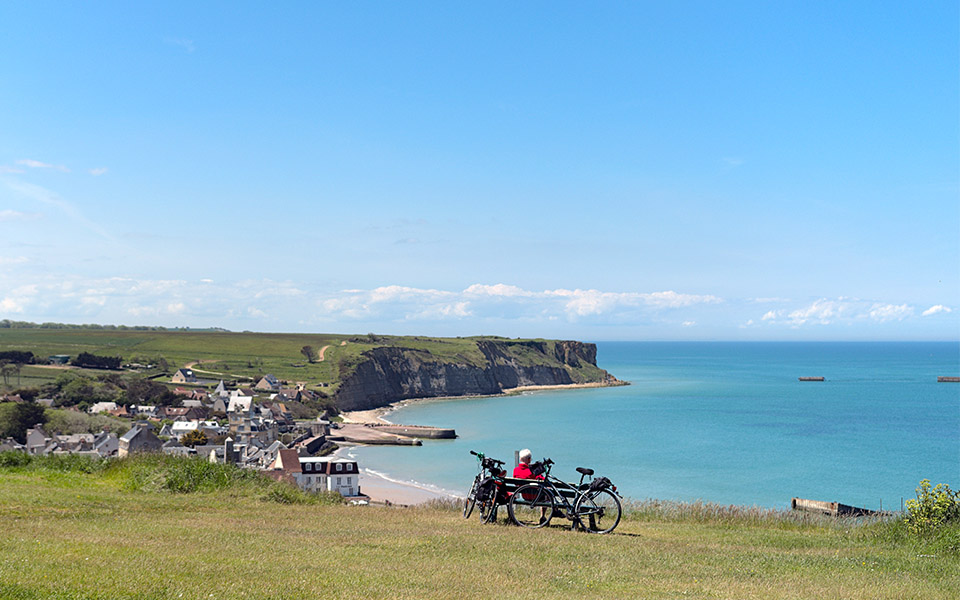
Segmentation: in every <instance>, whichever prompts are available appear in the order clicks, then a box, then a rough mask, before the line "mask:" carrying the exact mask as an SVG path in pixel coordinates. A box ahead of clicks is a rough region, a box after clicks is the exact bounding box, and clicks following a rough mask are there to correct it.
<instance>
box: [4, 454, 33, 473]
mask: <svg viewBox="0 0 960 600" xmlns="http://www.w3.org/2000/svg"><path fill="white" fill-rule="evenodd" d="M32 458H33V457H32V456H30V455H29V454H27V453H26V452H16V451H14V450H8V451H6V452H0V468H3V469H10V468H22V467H25V466H27V465H29V464H30V461H31V459H32Z"/></svg>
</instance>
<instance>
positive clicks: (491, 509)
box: [480, 498, 499, 523]
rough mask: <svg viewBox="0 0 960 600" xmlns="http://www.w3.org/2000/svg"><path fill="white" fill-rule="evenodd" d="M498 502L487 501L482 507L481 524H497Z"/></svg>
mask: <svg viewBox="0 0 960 600" xmlns="http://www.w3.org/2000/svg"><path fill="white" fill-rule="evenodd" d="M498 508H499V506H498V505H497V501H496V500H494V499H492V498H491V499H490V500H487V501H486V502H484V503H482V504H481V505H480V522H481V523H496V522H497V509H498Z"/></svg>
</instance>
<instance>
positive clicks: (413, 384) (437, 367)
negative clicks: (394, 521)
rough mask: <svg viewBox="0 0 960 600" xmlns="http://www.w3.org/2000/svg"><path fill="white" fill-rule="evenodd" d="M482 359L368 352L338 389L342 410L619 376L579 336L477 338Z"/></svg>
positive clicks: (389, 350)
mask: <svg viewBox="0 0 960 600" xmlns="http://www.w3.org/2000/svg"><path fill="white" fill-rule="evenodd" d="M477 348H478V349H479V351H480V353H482V355H483V360H482V361H481V362H480V364H474V363H472V362H470V361H451V360H438V359H437V358H436V357H434V356H433V355H431V354H430V353H429V352H424V351H422V350H413V349H409V348H399V347H381V348H374V349H372V350H369V351H367V352H365V353H364V354H363V357H364V360H362V361H361V362H360V363H359V364H358V365H357V366H356V368H355V370H354V371H353V373H352V374H350V375H349V376H348V377H346V378H345V379H344V380H343V381H342V382H341V384H340V388H339V390H338V391H337V394H336V401H337V406H338V407H339V408H340V409H342V410H367V409H371V408H378V407H381V406H386V405H388V404H390V403H391V402H396V401H398V400H405V399H407V398H428V397H437V396H469V395H478V394H498V393H500V392H502V391H504V390H509V389H511V388H515V387H519V386H525V385H566V384H572V383H589V382H606V383H616V382H617V379H616V378H615V377H613V376H612V375H610V374H609V373H607V372H606V371H604V370H603V369H600V368H598V367H597V366H596V365H597V347H596V345H595V344H587V343H583V342H575V341H558V342H552V341H523V342H512V341H500V340H478V341H477Z"/></svg>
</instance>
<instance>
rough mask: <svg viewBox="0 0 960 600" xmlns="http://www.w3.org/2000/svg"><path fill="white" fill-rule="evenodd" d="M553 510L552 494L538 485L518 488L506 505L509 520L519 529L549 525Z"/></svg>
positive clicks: (530, 484)
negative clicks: (519, 527) (518, 526)
mask: <svg viewBox="0 0 960 600" xmlns="http://www.w3.org/2000/svg"><path fill="white" fill-rule="evenodd" d="M553 509H554V501H553V493H552V492H551V491H550V490H549V489H547V488H546V487H544V486H543V484H540V483H528V484H526V485H522V486H520V487H519V488H517V491H516V492H514V493H513V496H510V502H509V503H508V504H507V512H508V513H509V514H510V519H511V520H512V521H513V522H514V523H516V524H517V525H520V526H521V527H530V528H532V529H536V528H538V527H543V526H544V525H547V524H548V523H550V518H551V517H552V516H553Z"/></svg>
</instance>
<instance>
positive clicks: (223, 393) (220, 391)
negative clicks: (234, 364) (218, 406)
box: [210, 379, 230, 398]
mask: <svg viewBox="0 0 960 600" xmlns="http://www.w3.org/2000/svg"><path fill="white" fill-rule="evenodd" d="M210 395H211V396H220V397H221V398H226V397H228V396H229V395H230V392H228V391H227V386H225V385H223V380H222V379H221V380H220V383H218V384H217V387H216V388H214V390H213V392H212V393H211V394H210Z"/></svg>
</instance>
